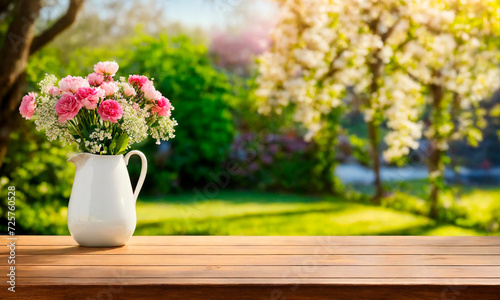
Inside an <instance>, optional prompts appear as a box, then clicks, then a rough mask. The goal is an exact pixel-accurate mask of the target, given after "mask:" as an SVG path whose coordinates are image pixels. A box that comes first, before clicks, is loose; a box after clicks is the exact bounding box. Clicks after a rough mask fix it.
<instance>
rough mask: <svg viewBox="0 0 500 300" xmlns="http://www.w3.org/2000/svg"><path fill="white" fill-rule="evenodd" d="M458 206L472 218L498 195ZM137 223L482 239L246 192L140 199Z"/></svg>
mask: <svg viewBox="0 0 500 300" xmlns="http://www.w3.org/2000/svg"><path fill="white" fill-rule="evenodd" d="M481 193H486V195H489V196H486V195H483V194H481ZM478 197H479V198H481V199H483V198H485V199H486V198H487V199H489V200H488V201H489V202H488V203H489V204H485V203H481V204H479V203H478V201H479V200H481V199H479V198H478ZM488 197H489V198H488ZM481 201H482V200H481ZM460 205H466V206H467V208H468V209H470V210H472V211H476V212H477V213H478V214H488V213H491V212H490V211H491V209H490V208H491V207H492V206H500V191H498V190H495V191H483V190H481V191H478V192H477V193H476V192H471V193H469V194H468V196H467V197H466V196H464V197H463V198H462V200H461V202H460ZM471 217H472V218H474V214H473V213H471ZM476 217H477V216H476ZM137 220H138V224H137V229H136V232H135V234H136V235H170V234H184V235H200V234H201V235H400V234H411V235H483V234H486V233H485V232H480V231H476V230H473V229H470V228H466V227H468V226H464V227H458V226H453V225H449V224H444V225H436V223H435V222H434V221H432V220H430V219H428V218H426V217H424V216H421V215H417V214H412V213H407V212H401V211H396V210H392V209H389V208H383V207H377V206H372V205H370V204H364V203H353V202H347V201H342V200H340V199H337V198H333V197H326V198H318V197H311V196H297V195H288V194H273V193H257V192H247V191H238V192H236V191H223V192H221V193H220V194H219V195H217V196H216V197H213V199H212V198H210V199H202V198H201V197H196V196H195V195H194V194H183V195H172V196H167V197H161V198H145V197H144V198H142V199H140V200H139V201H138V204H137Z"/></svg>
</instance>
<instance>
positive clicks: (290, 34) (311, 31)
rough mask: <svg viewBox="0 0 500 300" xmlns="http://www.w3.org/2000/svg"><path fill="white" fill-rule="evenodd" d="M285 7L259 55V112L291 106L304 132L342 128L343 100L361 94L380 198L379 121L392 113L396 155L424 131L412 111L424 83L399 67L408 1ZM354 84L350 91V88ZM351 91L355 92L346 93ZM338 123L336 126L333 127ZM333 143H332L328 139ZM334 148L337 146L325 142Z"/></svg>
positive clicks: (296, 1)
mask: <svg viewBox="0 0 500 300" xmlns="http://www.w3.org/2000/svg"><path fill="white" fill-rule="evenodd" d="M280 4H281V14H280V19H279V21H278V24H277V26H276V28H275V30H274V32H273V40H274V45H273V47H272V49H271V50H270V51H268V52H266V53H265V54H263V55H262V56H261V58H260V64H259V77H258V79H257V81H258V84H259V89H258V91H257V95H258V96H259V97H260V99H261V102H260V108H259V111H260V112H261V113H264V114H267V113H269V112H271V111H273V110H274V111H276V112H277V113H281V112H282V110H283V109H284V108H285V107H287V106H292V107H293V111H294V118H295V120H296V121H298V122H300V123H302V124H303V125H304V126H305V127H306V128H307V129H308V133H307V134H306V139H311V138H316V139H322V138H324V137H325V131H330V134H329V135H327V137H328V138H332V136H334V135H336V134H337V132H336V131H338V126H334V127H332V125H331V124H328V123H331V122H338V121H339V119H338V118H334V117H333V118H332V116H339V113H338V111H339V110H341V109H342V108H341V107H342V106H343V105H342V104H343V100H342V99H356V100H358V101H352V102H351V103H352V104H354V103H359V108H360V109H361V110H362V112H363V113H364V116H365V120H366V122H367V125H368V136H369V140H370V146H371V147H370V148H371V158H372V162H373V170H374V172H375V175H376V181H375V185H376V193H375V196H374V200H375V201H379V200H380V198H381V197H382V196H383V193H384V191H383V187H382V182H381V179H380V158H379V156H380V154H379V150H378V146H379V139H380V137H379V135H380V134H379V130H378V128H379V126H380V124H381V123H382V121H384V119H388V126H389V127H390V128H391V129H393V131H392V132H391V133H389V134H388V136H387V137H386V141H387V142H388V143H389V149H388V150H387V151H386V152H385V157H386V159H388V160H392V159H394V158H396V157H400V156H402V155H405V154H408V153H409V149H410V148H416V147H417V146H418V143H417V141H416V140H417V139H418V138H420V132H421V131H420V130H419V125H418V123H415V122H414V121H415V119H416V118H417V117H418V113H415V111H414V110H412V108H413V107H415V106H416V105H415V104H416V103H420V102H421V97H420V94H419V90H420V85H419V84H418V83H416V82H415V81H413V80H412V79H411V77H410V76H409V75H408V74H407V73H406V72H403V71H401V70H399V69H397V68H395V66H394V63H393V57H394V53H395V52H398V51H400V49H401V48H402V47H403V46H404V44H405V43H407V39H408V33H409V31H410V29H411V26H410V25H411V22H410V19H411V14H410V5H409V3H408V1H396V0H384V1H362V0H356V1H340V0H339V1H334V0H313V1H305V0H288V1H285V0H283V1H280ZM348 91H349V92H348ZM346 96H350V97H346ZM332 129H333V132H331V131H332ZM330 147H331V145H330ZM326 150H327V151H332V149H331V148H330V149H326Z"/></svg>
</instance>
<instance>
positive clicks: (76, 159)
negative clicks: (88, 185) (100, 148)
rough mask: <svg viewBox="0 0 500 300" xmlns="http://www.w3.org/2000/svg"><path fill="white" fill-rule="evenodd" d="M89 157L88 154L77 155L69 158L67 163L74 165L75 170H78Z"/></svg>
mask: <svg viewBox="0 0 500 300" xmlns="http://www.w3.org/2000/svg"><path fill="white" fill-rule="evenodd" d="M89 157H90V154H88V153H79V154H75V155H73V156H71V157H70V158H69V159H68V161H69V162H72V163H73V164H74V165H75V167H76V169H77V170H78V169H79V168H80V167H81V166H83V165H84V164H85V162H86V161H87V159H89Z"/></svg>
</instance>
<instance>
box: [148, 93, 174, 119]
mask: <svg viewBox="0 0 500 300" xmlns="http://www.w3.org/2000/svg"><path fill="white" fill-rule="evenodd" d="M171 109H172V104H170V101H169V100H168V99H167V98H165V97H161V98H160V100H156V101H155V106H153V107H152V108H151V111H152V112H153V113H157V114H158V115H159V116H162V117H165V116H167V117H170V110H171Z"/></svg>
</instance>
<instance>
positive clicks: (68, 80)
mask: <svg viewBox="0 0 500 300" xmlns="http://www.w3.org/2000/svg"><path fill="white" fill-rule="evenodd" d="M89 86H90V85H89V82H88V81H87V80H85V79H83V78H82V77H73V76H70V75H68V76H66V77H64V78H63V79H61V80H60V81H59V88H60V89H61V91H62V92H71V93H73V94H74V93H76V91H78V89H79V88H81V87H89Z"/></svg>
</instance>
